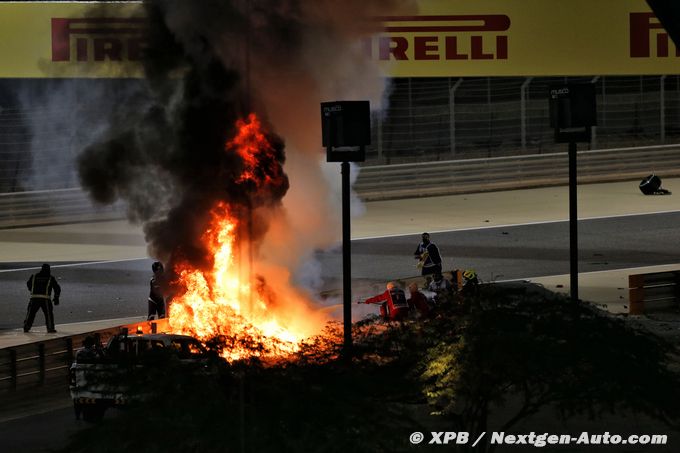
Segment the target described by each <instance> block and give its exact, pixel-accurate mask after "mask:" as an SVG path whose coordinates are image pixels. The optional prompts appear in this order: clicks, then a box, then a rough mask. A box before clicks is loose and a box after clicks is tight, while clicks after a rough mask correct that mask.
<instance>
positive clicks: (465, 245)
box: [0, 213, 680, 453]
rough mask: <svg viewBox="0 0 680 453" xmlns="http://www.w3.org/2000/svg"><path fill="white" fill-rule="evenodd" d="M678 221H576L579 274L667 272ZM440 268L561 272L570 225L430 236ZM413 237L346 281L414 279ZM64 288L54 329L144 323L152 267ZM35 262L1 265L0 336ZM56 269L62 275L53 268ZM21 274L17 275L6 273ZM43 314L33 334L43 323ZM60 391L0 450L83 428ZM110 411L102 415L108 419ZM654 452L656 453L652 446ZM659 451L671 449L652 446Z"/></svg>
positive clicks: (117, 270) (49, 446) (332, 280)
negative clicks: (123, 320)
mask: <svg viewBox="0 0 680 453" xmlns="http://www.w3.org/2000/svg"><path fill="white" fill-rule="evenodd" d="M678 225H680V213H666V214H654V215H633V216H622V217H613V218H603V219H593V220H582V221H580V222H579V246H580V265H579V268H580V271H581V272H589V271H601V270H614V269H622V268H631V267H637V266H649V265H661V264H671V263H676V262H677V261H678V256H680V240H679V239H680V229H679V228H678ZM432 238H433V241H434V242H435V243H436V244H437V245H438V246H439V247H440V249H441V251H442V254H443V256H444V265H445V269H450V268H455V267H459V268H470V267H472V268H475V269H476V270H477V271H478V273H479V275H480V276H481V277H482V279H484V280H487V281H489V280H493V279H497V280H510V279H518V278H530V277H538V276H549V275H555V274H564V273H568V271H569V225H568V223H567V222H564V221H562V222H547V223H537V224H530V225H519V226H508V227H494V228H475V229H468V230H461V231H450V232H439V233H432ZM419 239H420V238H419V235H406V236H394V237H384V238H373V239H364V240H356V241H353V243H352V252H353V276H354V279H355V283H357V284H358V283H359V282H360V281H369V282H379V281H385V280H388V279H394V278H397V277H405V276H412V275H414V274H415V273H416V268H415V266H414V262H415V260H413V259H412V257H411V256H412V253H413V251H414V249H415V247H416V245H417V243H418V241H419ZM318 260H319V266H320V268H321V275H322V277H323V278H324V280H325V281H326V284H325V285H326V289H331V288H333V287H335V288H339V287H340V285H339V283H340V276H341V270H342V257H341V250H340V248H338V249H337V250H334V251H330V252H325V253H320V254H318ZM53 264H55V266H54V274H55V275H56V276H57V277H58V278H59V281H60V283H61V285H62V288H63V295H62V304H60V306H58V307H56V314H55V316H56V319H57V327H58V325H59V323H67V322H78V321H87V320H101V319H108V318H120V317H127V316H138V315H144V314H145V311H146V295H147V294H148V284H149V283H148V282H149V280H148V279H149V277H150V275H149V274H150V267H151V260H147V259H144V260H129V261H119V262H103V263H53ZM39 265H40V263H3V264H0V288H2V295H3V298H2V304H0V329H16V328H17V327H20V326H21V322H22V320H23V317H24V310H25V306H26V302H27V300H26V299H27V298H26V295H27V292H26V286H25V285H26V283H25V282H26V280H27V279H28V277H29V275H30V274H31V273H33V272H35V271H36V269H27V268H30V267H38V266H39ZM62 265H63V267H62ZM14 269H23V270H14ZM43 322H44V320H43V318H42V314H41V313H39V314H38V316H37V317H36V324H35V327H34V328H40V327H39V326H42V325H43ZM68 406H69V399H68V395H67V392H64V395H63V396H61V397H59V398H57V399H55V404H54V405H53V406H51V407H45V408H44V412H43V413H41V414H36V415H32V416H30V417H25V418H20V419H16V420H8V421H3V422H0V452H3V453H13V452H21V453H31V452H44V451H50V450H52V451H54V449H58V448H63V447H65V446H66V445H67V443H68V438H69V436H70V435H72V434H73V433H75V432H77V431H79V430H81V429H82V428H84V427H86V426H87V425H86V424H85V423H84V422H82V421H76V420H74V417H73V413H72V409H71V408H70V407H68ZM116 414H117V412H116V411H113V412H112V413H111V414H108V415H107V417H111V416H115V415H116ZM655 450H657V449H656V448H655ZM658 451H670V450H668V449H667V448H658Z"/></svg>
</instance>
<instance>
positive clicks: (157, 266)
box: [151, 261, 163, 272]
mask: <svg viewBox="0 0 680 453" xmlns="http://www.w3.org/2000/svg"><path fill="white" fill-rule="evenodd" d="M151 270H152V271H154V272H158V271H162V270H163V263H161V262H160V261H154V263H153V264H152V265H151Z"/></svg>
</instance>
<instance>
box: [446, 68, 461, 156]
mask: <svg viewBox="0 0 680 453" xmlns="http://www.w3.org/2000/svg"><path fill="white" fill-rule="evenodd" d="M461 83H463V79H458V80H456V83H454V84H453V86H452V87H451V88H449V138H450V141H451V148H450V149H451V154H452V155H455V154H456V90H457V89H458V87H459V86H460V84H461Z"/></svg>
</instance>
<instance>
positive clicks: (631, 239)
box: [0, 212, 680, 330]
mask: <svg viewBox="0 0 680 453" xmlns="http://www.w3.org/2000/svg"><path fill="white" fill-rule="evenodd" d="M678 225H680V212H674V213H664V214H648V215H631V216H620V217H610V218H602V219H591V220H582V221H580V222H579V248H580V250H579V271H580V272H591V271H602V270H614V269H625V268H631V267H639V266H650V265H661V264H671V263H676V262H677V261H678V257H679V256H680V228H678ZM419 240H420V236H419V235H405V236H393V237H383V238H372V239H363V240H355V241H353V242H352V276H353V279H354V281H355V283H356V284H357V286H360V285H359V283H360V282H371V283H379V282H385V281H387V280H393V279H396V278H400V277H409V276H413V275H416V274H417V273H418V270H417V269H416V268H415V260H414V259H413V258H412V255H413V252H414V250H415V248H416V245H417V244H418V242H419ZM432 240H433V242H435V243H436V244H437V245H438V246H439V248H440V250H441V252H442V255H443V257H444V270H450V269H455V268H461V269H468V268H473V269H475V270H476V271H477V273H478V274H479V276H480V277H481V278H482V280H483V281H494V280H513V279H521V278H533V277H540V276H549V275H557V274H566V273H568V272H569V224H568V222H565V221H560V222H546V223H537V224H529V225H518V226H507V227H493V228H474V229H466V230H459V231H449V232H438V233H432ZM317 259H318V266H319V269H320V272H321V277H322V279H323V281H324V283H323V286H322V287H321V288H319V289H321V290H333V289H339V288H341V286H342V285H341V276H342V251H341V248H340V247H338V248H337V249H335V250H332V251H328V252H323V253H319V254H317ZM52 264H53V274H54V275H55V276H56V277H57V278H58V280H59V282H60V284H61V286H62V298H61V300H62V302H61V304H60V305H59V306H58V307H55V319H56V323H57V326H58V325H59V324H60V323H70V322H81V321H94V320H104V319H114V318H123V317H131V316H144V315H145V314H146V309H147V308H146V298H147V295H148V291H149V278H150V274H151V271H150V268H151V260H148V259H140V260H128V261H118V262H99V263H52ZM39 266H40V263H2V264H0V288H2V293H1V294H2V303H1V304H0V330H7V329H17V328H20V327H21V325H22V323H23V319H24V316H25V310H26V305H27V302H28V298H27V295H28V292H27V289H26V280H27V279H28V278H29V276H30V275H31V274H32V273H33V272H36V269H29V268H31V267H33V268H36V267H39ZM17 269H18V270H17ZM41 326H44V318H43V316H42V313H41V312H39V313H38V315H37V316H36V322H35V324H34V329H40V328H42V327H41Z"/></svg>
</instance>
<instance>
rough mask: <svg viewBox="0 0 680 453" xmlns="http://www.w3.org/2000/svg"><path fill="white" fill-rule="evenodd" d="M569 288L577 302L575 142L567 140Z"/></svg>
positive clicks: (574, 300) (572, 297)
mask: <svg viewBox="0 0 680 453" xmlns="http://www.w3.org/2000/svg"><path fill="white" fill-rule="evenodd" d="M569 264H570V266H569V288H570V290H571V301H572V302H574V303H575V302H578V211H577V203H576V142H569Z"/></svg>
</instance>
